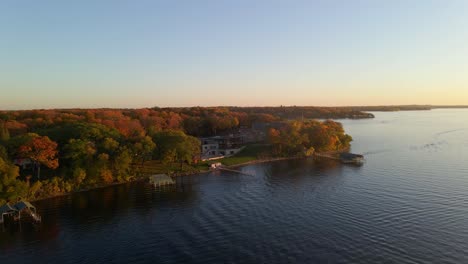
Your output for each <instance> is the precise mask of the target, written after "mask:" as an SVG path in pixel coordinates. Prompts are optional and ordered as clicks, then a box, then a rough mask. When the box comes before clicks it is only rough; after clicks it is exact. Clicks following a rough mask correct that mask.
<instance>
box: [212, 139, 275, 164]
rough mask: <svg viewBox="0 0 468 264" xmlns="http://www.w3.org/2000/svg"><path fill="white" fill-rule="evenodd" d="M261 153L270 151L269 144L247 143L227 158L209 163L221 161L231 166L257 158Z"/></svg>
mask: <svg viewBox="0 0 468 264" xmlns="http://www.w3.org/2000/svg"><path fill="white" fill-rule="evenodd" d="M263 153H270V146H268V145H264V144H253V145H247V146H246V147H245V148H244V149H243V150H242V151H241V152H239V153H237V154H236V155H234V156H232V157H228V158H223V159H219V160H213V161H210V162H209V164H211V163H216V162H221V163H222V164H223V165H226V166H232V165H237V164H242V163H246V162H250V161H254V160H257V159H259V156H260V155H262V154H263Z"/></svg>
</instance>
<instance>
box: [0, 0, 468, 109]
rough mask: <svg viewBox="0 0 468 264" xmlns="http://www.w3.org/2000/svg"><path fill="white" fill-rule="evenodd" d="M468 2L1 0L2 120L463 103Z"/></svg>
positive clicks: (467, 97) (467, 98) (467, 79)
mask: <svg viewBox="0 0 468 264" xmlns="http://www.w3.org/2000/svg"><path fill="white" fill-rule="evenodd" d="M467 11H468V2H467V1H462V0H454V1H436V0H434V1H422V0H418V1H411V2H408V1H387V2H380V1H379V2H376V1H370V0H369V1H367V0H361V1H294V2H287V3H286V2H283V1H255V2H252V1H235V2H228V1H197V2H196V3H195V2H188V3H187V2H181V1H170V2H165V1H139V2H138V3H135V2H123V1H122V2H121V1H99V2H95V1H80V2H73V3H70V2H67V3H65V2H61V1H52V0H46V1H40V2H38V1H21V2H18V1H6V2H5V3H3V4H2V9H1V10H0V32H1V34H2V39H3V41H2V42H0V72H1V76H0V89H1V96H0V109H4V110H16V109H54V108H145V107H153V106H156V105H157V106H160V107H190V106H216V105H218V106H219V105H221V106H222V105H234V106H280V105H291V106H292V105H298V106H299V105H311V106H312V105H313V106H328V107H333V106H358V105H363V106H370V105H372V106H374V105H414V104H416V105H467V104H468V75H467V74H466V72H468V63H466V62H467V61H468V47H467V46H466V43H467V41H468V31H467V30H466V28H468V16H466V14H467Z"/></svg>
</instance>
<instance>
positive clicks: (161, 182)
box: [149, 174, 175, 187]
mask: <svg viewBox="0 0 468 264" xmlns="http://www.w3.org/2000/svg"><path fill="white" fill-rule="evenodd" d="M149 182H150V183H151V184H152V185H153V186H155V187H159V186H166V185H172V184H175V181H174V179H172V178H171V177H170V176H168V175H167V174H156V175H151V176H150V177H149Z"/></svg>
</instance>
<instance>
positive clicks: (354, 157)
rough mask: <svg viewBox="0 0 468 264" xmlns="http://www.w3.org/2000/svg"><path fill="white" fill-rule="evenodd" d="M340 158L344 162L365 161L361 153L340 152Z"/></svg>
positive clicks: (355, 162) (359, 162) (356, 162)
mask: <svg viewBox="0 0 468 264" xmlns="http://www.w3.org/2000/svg"><path fill="white" fill-rule="evenodd" d="M340 160H341V162H343V163H347V164H357V165H360V164H362V163H364V156H363V155H361V154H354V153H348V152H344V153H340Z"/></svg>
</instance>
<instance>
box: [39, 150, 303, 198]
mask: <svg viewBox="0 0 468 264" xmlns="http://www.w3.org/2000/svg"><path fill="white" fill-rule="evenodd" d="M296 159H304V157H281V158H270V159H258V160H252V161H247V162H243V163H239V164H235V165H229V166H226V168H231V169H234V168H238V167H243V166H248V165H254V164H261V163H269V162H278V161H285V160H296ZM212 171H213V170H211V169H207V170H200V171H198V172H187V173H175V174H173V175H169V176H170V177H171V178H177V177H184V176H195V175H201V174H205V173H209V172H212ZM149 176H150V175H146V176H141V177H137V178H135V179H132V180H130V181H126V182H113V183H109V184H105V185H100V186H96V187H90V188H86V189H82V190H77V191H72V192H68V193H64V194H60V195H53V196H48V197H43V198H39V199H34V200H30V201H31V202H38V201H44V200H48V199H53V198H59V197H64V196H69V195H73V194H76V193H81V192H89V191H93V190H98V189H103V188H106V187H111V186H116V185H121V184H128V183H134V182H139V181H144V180H146V179H148V177H149Z"/></svg>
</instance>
